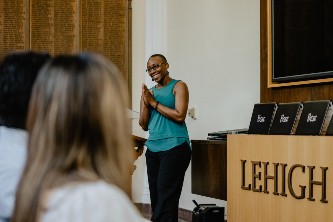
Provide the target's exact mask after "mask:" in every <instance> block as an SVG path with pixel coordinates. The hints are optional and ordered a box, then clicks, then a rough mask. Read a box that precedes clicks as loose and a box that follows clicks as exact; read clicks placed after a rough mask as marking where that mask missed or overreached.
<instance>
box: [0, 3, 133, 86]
mask: <svg viewBox="0 0 333 222" xmlns="http://www.w3.org/2000/svg"><path fill="white" fill-rule="evenodd" d="M129 1H130V0H10V1H7V0H0V57H2V56H4V55H6V54H8V53H9V52H12V51H18V50H36V51H47V52H49V53H50V54H52V55H57V54H62V53H77V52H95V53H99V54H102V55H104V56H105V57H106V58H108V59H110V60H111V61H113V62H114V63H115V64H116V65H117V66H118V68H119V69H120V71H121V72H122V74H123V75H124V77H125V79H126V80H128V79H129V77H128V76H129V75H130V74H129V55H130V53H129V50H130V48H129V39H130V38H129V36H128V35H129V34H131V33H130V32H129V30H128V29H129V27H130V24H131V21H129V19H131V17H130V15H129V12H128V10H129V9H128V5H129Z"/></svg>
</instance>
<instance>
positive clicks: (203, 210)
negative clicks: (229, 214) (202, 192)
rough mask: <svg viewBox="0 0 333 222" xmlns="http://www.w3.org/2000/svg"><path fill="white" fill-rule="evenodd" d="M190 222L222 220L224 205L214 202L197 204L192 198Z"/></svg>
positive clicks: (217, 221)
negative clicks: (192, 207)
mask: <svg viewBox="0 0 333 222" xmlns="http://www.w3.org/2000/svg"><path fill="white" fill-rule="evenodd" d="M193 203H194V204H195V206H196V207H195V208H194V209H193V211H192V222H224V207H218V206H216V204H198V203H197V202H196V201H195V200H193Z"/></svg>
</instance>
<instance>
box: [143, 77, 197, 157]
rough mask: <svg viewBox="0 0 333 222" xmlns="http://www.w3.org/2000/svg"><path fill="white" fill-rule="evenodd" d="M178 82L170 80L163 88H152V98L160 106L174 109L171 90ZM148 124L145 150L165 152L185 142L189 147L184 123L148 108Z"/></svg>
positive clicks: (173, 96) (173, 97)
mask: <svg viewBox="0 0 333 222" xmlns="http://www.w3.org/2000/svg"><path fill="white" fill-rule="evenodd" d="M179 81H180V80H175V79H173V80H171V81H170V82H169V83H168V84H167V85H166V86H164V87H163V88H160V89H157V88H156V86H154V87H153V88H152V91H153V93H154V98H155V100H156V101H157V102H159V103H160V104H162V105H164V106H167V107H169V108H171V109H175V95H174V94H173V88H174V86H175V84H176V83H177V82H179ZM149 111H150V120H149V123H148V131H149V137H148V140H147V141H146V144H145V145H146V146H147V148H148V149H149V150H150V151H152V152H159V151H166V150H169V149H172V148H174V147H176V146H178V145H181V144H183V143H184V142H186V143H187V144H188V145H189V146H190V147H191V145H190V140H189V136H188V132H187V127H186V124H185V121H184V122H182V123H177V122H175V121H173V120H170V119H168V118H166V117H165V116H163V115H162V114H160V113H159V112H158V111H156V110H154V109H152V108H150V110H149Z"/></svg>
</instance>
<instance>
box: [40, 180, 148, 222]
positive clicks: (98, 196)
mask: <svg viewBox="0 0 333 222" xmlns="http://www.w3.org/2000/svg"><path fill="white" fill-rule="evenodd" d="M47 202H48V203H47V207H46V209H45V213H44V216H43V217H42V221H53V219H55V218H57V217H58V219H59V221H64V222H66V221H73V222H75V221H108V218H109V219H110V218H111V217H112V218H113V219H115V221H143V218H142V217H141V216H140V214H139V212H138V211H137V209H136V208H135V207H134V205H133V203H131V201H130V199H129V198H128V197H127V195H126V194H125V193H124V192H123V191H122V190H121V189H119V188H118V187H116V186H114V185H112V184H108V183H106V182H103V181H96V182H85V183H72V184H67V185H65V186H62V187H60V188H57V189H55V190H53V191H52V193H51V194H50V196H49V199H48V201H47ZM57 215H58V216H57ZM59 215H63V218H59ZM73 218H75V220H73ZM117 219H118V220H117Z"/></svg>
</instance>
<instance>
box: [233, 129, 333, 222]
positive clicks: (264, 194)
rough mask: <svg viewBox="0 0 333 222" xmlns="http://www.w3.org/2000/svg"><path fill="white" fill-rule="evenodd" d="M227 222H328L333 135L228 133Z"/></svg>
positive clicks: (332, 205)
mask: <svg viewBox="0 0 333 222" xmlns="http://www.w3.org/2000/svg"><path fill="white" fill-rule="evenodd" d="M227 155H228V164H227V169H228V171H227V172H228V173H227V174H228V182H227V183H228V203H227V204H228V214H227V216H228V222H229V221H231V222H233V221H247V222H251V221H253V222H254V221H255V222H261V221H262V222H266V221H270V222H271V221H273V222H274V221H276V222H278V221H279V222H280V221H292V222H297V221H299V222H304V221H316V222H319V221H322V222H324V221H325V222H327V221H333V137H329V136H326V137H325V136H273V135H228V154H227Z"/></svg>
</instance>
